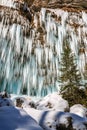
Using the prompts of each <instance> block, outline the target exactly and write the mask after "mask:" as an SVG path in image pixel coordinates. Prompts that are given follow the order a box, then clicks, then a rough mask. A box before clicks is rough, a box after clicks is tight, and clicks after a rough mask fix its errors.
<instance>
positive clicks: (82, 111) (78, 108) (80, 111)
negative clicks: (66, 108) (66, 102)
mask: <svg viewBox="0 0 87 130" xmlns="http://www.w3.org/2000/svg"><path fill="white" fill-rule="evenodd" d="M70 112H71V113H74V114H77V115H79V116H81V117H86V116H87V109H86V108H85V107H83V106H82V105H81V104H76V105H73V106H72V107H71V108H70Z"/></svg>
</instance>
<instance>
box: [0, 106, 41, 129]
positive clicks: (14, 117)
mask: <svg viewBox="0 0 87 130" xmlns="http://www.w3.org/2000/svg"><path fill="white" fill-rule="evenodd" d="M0 122H1V123H0V130H42V128H41V127H40V126H39V125H38V124H37V123H36V121H35V120H34V119H33V118H32V117H30V116H29V115H27V113H26V112H25V111H24V110H22V109H18V108H15V107H7V106H6V107H1V108H0Z"/></svg>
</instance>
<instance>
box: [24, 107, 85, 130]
mask: <svg viewBox="0 0 87 130" xmlns="http://www.w3.org/2000/svg"><path fill="white" fill-rule="evenodd" d="M25 111H26V112H27V113H28V114H29V115H30V116H31V117H33V118H34V119H35V120H36V121H37V122H38V124H40V126H41V127H42V128H43V129H45V130H57V129H59V128H61V130H62V129H63V130H66V129H65V128H68V130H70V129H72V130H73V129H76V130H87V127H86V124H87V118H82V117H80V116H78V115H76V114H72V113H68V112H59V111H44V110H36V109H32V108H25Z"/></svg>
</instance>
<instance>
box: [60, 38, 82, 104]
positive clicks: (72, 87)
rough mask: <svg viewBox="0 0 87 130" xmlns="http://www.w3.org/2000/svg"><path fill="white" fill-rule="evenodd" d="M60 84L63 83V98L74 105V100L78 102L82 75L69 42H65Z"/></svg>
mask: <svg viewBox="0 0 87 130" xmlns="http://www.w3.org/2000/svg"><path fill="white" fill-rule="evenodd" d="M59 82H60V83H61V93H62V95H63V97H64V98H65V99H66V100H68V101H69V103H71V104H72V102H74V99H75V100H76V97H78V96H79V95H78V89H79V86H80V85H81V75H80V73H79V70H78V69H77V64H76V62H75V56H74V55H73V53H72V51H71V48H70V44H69V43H68V42H67V40H65V41H64V42H63V53H62V56H61V63H60V76H59ZM76 92H77V93H76Z"/></svg>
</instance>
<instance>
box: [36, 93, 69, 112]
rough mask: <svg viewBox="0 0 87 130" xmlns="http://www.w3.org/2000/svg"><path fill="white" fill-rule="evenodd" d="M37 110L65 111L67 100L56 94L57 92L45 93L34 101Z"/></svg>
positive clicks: (67, 106)
mask: <svg viewBox="0 0 87 130" xmlns="http://www.w3.org/2000/svg"><path fill="white" fill-rule="evenodd" d="M36 105H37V109H39V110H57V111H58V110H59V111H60V110H61V111H65V110H66V109H68V108H69V105H68V102H67V101H66V100H64V99H63V98H62V96H61V95H58V93H57V92H54V93H52V94H49V95H47V96H46V97H44V98H43V99H42V100H40V101H38V102H37V103H36Z"/></svg>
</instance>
